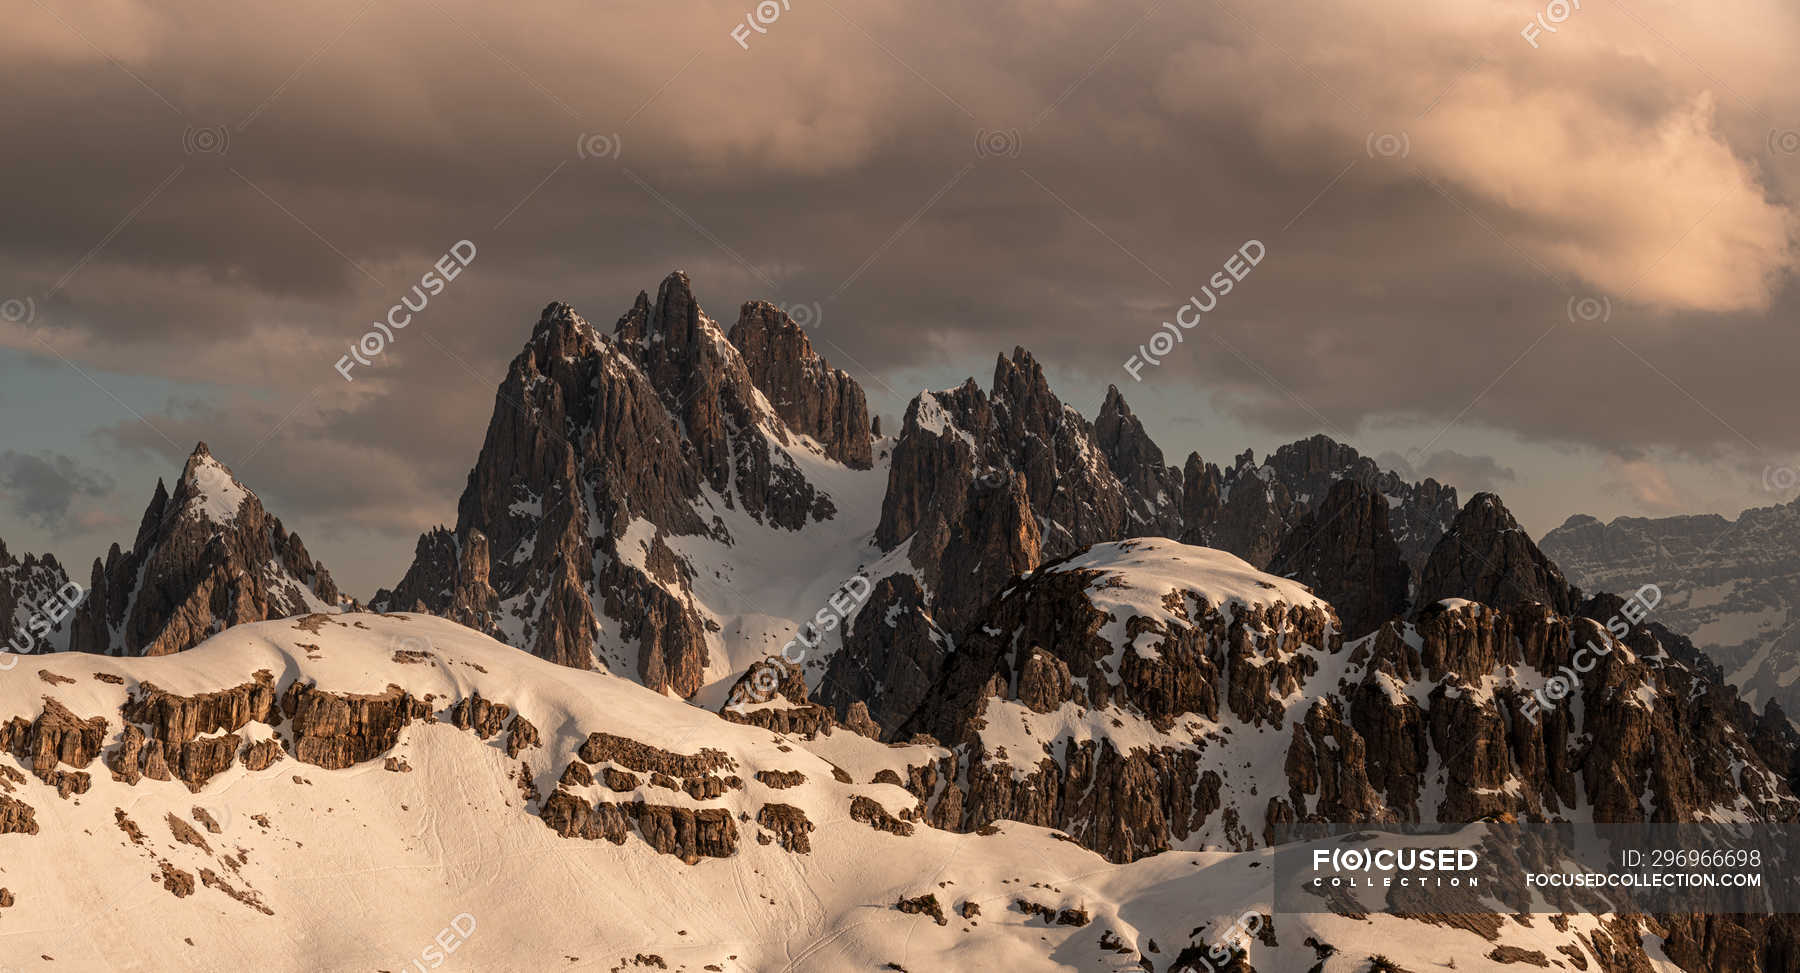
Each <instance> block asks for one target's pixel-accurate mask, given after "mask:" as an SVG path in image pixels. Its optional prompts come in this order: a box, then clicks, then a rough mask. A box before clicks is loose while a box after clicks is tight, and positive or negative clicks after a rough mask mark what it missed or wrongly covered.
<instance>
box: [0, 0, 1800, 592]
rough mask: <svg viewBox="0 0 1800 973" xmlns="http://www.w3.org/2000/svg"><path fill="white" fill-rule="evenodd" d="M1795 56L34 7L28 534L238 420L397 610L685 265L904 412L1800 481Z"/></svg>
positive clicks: (1747, 494) (1159, 13)
mask: <svg viewBox="0 0 1800 973" xmlns="http://www.w3.org/2000/svg"><path fill="white" fill-rule="evenodd" d="M1552 28H1553V29H1552ZM1528 35H1529V36H1528ZM1797 62H1800V11H1797V9H1796V8H1795V6H1794V5H1793V4H1792V3H1791V2H1787V0H1724V2H1721V3H1716V4H1706V5H1695V4H1676V3H1672V2H1666V0H1586V2H1584V3H1582V5H1581V7H1580V8H1579V9H1576V8H1574V7H1573V6H1572V5H1571V4H1570V3H1569V0H1557V2H1556V3H1552V4H1550V5H1548V6H1545V5H1540V4H1535V3H1534V2H1526V0H1492V2H1490V0H1457V2H1454V3H1450V4H1439V5H1430V4H1424V5H1421V4H1411V3H1407V4H1403V3H1397V2H1392V0H1356V2H1350V0H1342V2H1339V0H1304V2H1301V3H1295V4H1280V5H1268V4H1250V3H1244V2H1241V0H1201V2H1194V3H1182V4H1175V3H1163V2H1148V3H1145V2H1139V0H1111V2H1106V3H1101V2H1091V0H1038V2H1033V3H1023V2H1014V0H992V2H985V3H980V4H946V3H939V2H934V0H907V2H900V0H768V2H765V3H763V4H762V5H761V6H760V7H757V6H754V5H753V4H752V3H751V2H750V0H730V2H715V0H691V2H686V3H682V4H666V3H652V2H629V0H628V2H620V3H613V4H607V5H603V6H602V5H595V4H591V3H584V2H575V0H514V2H511V3H507V4H489V3H476V2H473V0H308V2H302V3H292V4H269V3H250V4H244V3H238V2H224V0H175V2H167V0H158V2H152V0H30V2H29V3H27V4H22V5H20V9H18V10H16V11H15V12H14V14H13V15H11V16H10V17H9V18H8V30H7V31H6V32H4V33H0V76H3V77H4V82H5V91H6V96H5V97H4V98H0V124H3V125H4V127H5V131H6V132H7V133H8V137H7V138H6V139H5V140H4V142H5V147H4V149H0V177H3V178H0V201H3V203H4V211H5V212H6V214H7V219H6V220H5V223H4V225H3V227H0V301H3V302H4V303H3V304H0V412H3V415H4V424H3V426H0V428H3V430H4V432H3V434H0V498H3V500H0V538H4V539H5V540H6V541H7V542H8V544H9V545H10V546H11V547H12V548H13V549H14V550H15V551H26V550H32V551H46V550H47V551H52V552H54V553H55V554H57V555H58V556H59V557H60V558H62V559H63V560H64V561H65V562H67V563H69V564H71V565H72V566H73V567H74V568H75V573H76V574H77V576H78V577H83V576H85V573H86V565H87V562H88V561H89V560H90V559H91V558H93V557H94V556H96V555H98V554H102V553H103V552H104V550H105V548H106V545H108V544H110V543H112V542H115V541H117V542H119V543H121V545H126V546H128V545H129V543H130V538H131V534H132V532H133V531H134V530H135V527H136V524H137V520H138V517H139V516H140V514H141V512H142V509H143V505H144V503H145V502H146V501H147V499H148V496H149V493H150V491H151V488H152V486H153V485H154V482H155V478H156V477H157V476H172V475H173V474H174V473H175V472H176V471H178V469H179V466H180V462H181V459H182V458H183V457H184V456H185V455H186V453H187V452H188V450H189V449H191V448H192V446H193V444H194V442H195V441H197V440H205V441H206V442H208V443H209V445H210V446H211V448H212V450H213V452H214V453H215V454H216V455H217V456H219V458H220V459H222V460H223V461H225V462H226V463H227V464H228V465H230V466H231V467H232V468H233V469H234V470H235V472H236V473H237V474H238V476H239V478H240V479H243V480H244V481H245V482H247V483H248V484H249V485H250V486H251V487H252V488H253V489H255V490H257V492H258V493H260V494H261V495H262V496H263V498H264V501H265V502H266V503H267V505H268V506H269V507H270V509H272V510H273V511H274V512H275V513H277V514H278V515H279V516H281V517H282V518H283V520H284V521H286V522H287V524H288V525H289V526H290V527H291V528H293V529H295V530H298V531H299V532H300V533H301V534H302V536H304V537H305V538H306V539H307V542H308V545H309V546H310V547H311V548H312V549H313V552H314V553H315V554H316V555H320V556H321V557H322V559H323V560H324V561H325V562H326V564H327V565H328V566H330V567H331V569H332V570H333V572H334V573H335V574H336V575H337V576H338V577H339V579H340V581H341V582H343V583H345V585H346V587H348V589H349V590H351V591H352V592H353V593H355V594H358V595H360V596H364V597H366V596H367V595H368V594H370V593H371V592H372V591H373V589H374V588H375V587H376V586H378V585H382V584H391V583H393V582H394V581H395V580H397V579H398V577H399V576H400V574H401V573H402V572H403V571H404V570H405V567H406V564H407V562H408V560H409V558H410V552H411V549H412V544H413V541H414V539H415V538H416V536H417V534H418V532H419V531H420V530H422V529H425V528H427V527H429V526H431V525H432V524H434V523H438V522H444V521H449V520H452V519H453V518H454V510H455V506H454V505H455V498H456V496H457V494H458V493H459V492H460V490H461V488H462V484H463V480H464V477H465V476H466V474H467V471H468V467H469V465H470V463H471V462H472V460H473V459H474V456H475V453H476V450H477V448H478V447H479V445H480V441H481V437H482V434H483V432H484V430H485V425H486V421H487V417H488V415H489V413H490V411H491V409H492V406H493V394H494V389H495V386H496V385H497V384H498V382H499V379H500V378H501V376H502V375H503V374H504V371H505V367H506V363H507V362H508V361H509V360H510V358H511V357H512V356H513V355H514V354H515V353H516V352H517V351H518V349H519V347H520V345H521V344H522V343H523V341H524V340H525V337H526V336H527V335H528V333H529V330H530V327H531V325H532V323H533V322H534V321H535V319H536V315H537V312H538V310H539V309H541V308H542V307H543V306H544V305H545V304H546V303H548V302H549V301H551V300H568V301H570V302H572V303H574V304H575V305H576V306H577V307H578V308H580V309H581V310H582V311H583V312H584V313H585V314H586V315H587V316H588V317H589V318H590V319H592V320H594V321H596V322H597V323H601V324H610V323H611V322H612V321H613V320H615V319H616V317H617V316H618V315H619V314H620V313H621V312H623V311H624V310H625V309H626V308H627V307H628V306H629V305H630V302H631V299H632V298H633V297H634V296H635V294H636V293H637V292H638V291H639V290H640V289H645V288H649V289H652V290H653V289H654V287H655V285H656V283H657V281H658V280H660V279H661V278H662V277H663V276H664V275H665V274H666V273H667V272H668V271H670V270H671V269H675V268H682V269H685V270H687V271H688V272H689V273H690V274H691V275H692V276H693V278H694V282H695V287H696V290H697V292H698V295H699V297H700V299H701V302H702V304H703V305H704V306H706V307H707V308H708V309H709V310H710V311H711V313H712V314H713V316H714V317H718V318H725V319H728V320H729V319H732V318H734V317H735V308H736V306H737V305H738V304H739V303H741V302H743V301H745V300H750V299H759V298H760V299H768V300H772V301H775V302H777V303H782V304H787V305H790V306H794V307H801V308H806V309H807V311H808V313H815V314H816V315H817V319H818V320H817V323H816V327H815V329H814V331H813V334H814V336H815V343H816V344H818V345H819V346H820V348H821V349H822V350H823V351H824V352H825V353H826V354H827V355H828V357H830V358H831V359H832V360H833V362H834V363H836V364H838V365H841V366H843V367H845V368H847V369H848V370H849V371H851V372H852V374H854V375H856V377H857V378H858V379H859V380H860V381H861V382H862V383H863V385H864V387H865V388H866V389H867V390H868V392H869V394H870V397H871V400H872V405H873V406H874V407H875V408H876V409H877V410H878V411H879V412H881V413H884V414H886V415H887V416H889V417H890V421H891V419H892V417H894V416H897V415H898V414H899V413H900V412H902V411H903V410H904V408H905V404H906V401H907V400H908V399H909V398H910V397H911V396H912V394H914V393H916V392H917V390H919V389H920V388H925V387H930V388H937V387H944V386H948V385H952V384H955V383H957V382H959V381H961V380H962V378H964V377H965V376H968V375H971V374H973V375H976V376H978V377H980V378H981V380H982V381H983V382H984V384H985V382H986V381H987V379H988V377H989V376H990V375H991V371H992V367H993V357H994V355H995V354H996V353H997V352H1000V351H1003V350H1005V351H1010V349H1011V348H1012V347H1013V346H1014V345H1024V346H1026V347H1028V348H1030V349H1032V350H1033V351H1034V352H1035V353H1036V354H1037V355H1038V356H1039V358H1040V359H1042V360H1043V361H1044V362H1045V364H1046V367H1047V368H1048V370H1049V371H1050V372H1051V375H1052V378H1053V382H1054V383H1055V386H1056V388H1057V389H1058V391H1059V392H1060V393H1061V394H1062V395H1063V396H1064V398H1065V399H1067V400H1068V401H1070V402H1071V403H1072V404H1074V405H1076V406H1077V407H1079V408H1080V409H1082V411H1084V412H1086V413H1087V414H1089V415H1090V416H1091V415H1092V414H1093V412H1094V411H1095V410H1096V409H1097V408H1098V405H1099V402H1100V399H1101V396H1102V394H1103V392H1104V390H1105V388H1106V386H1107V384H1108V383H1116V384H1118V385H1120V387H1121V388H1122V389H1123V390H1124V391H1125V394H1126V396H1127V398H1128V399H1129V400H1130V401H1131V402H1132V404H1133V406H1134V407H1135V408H1136V410H1137V411H1138V412H1139V413H1140V415H1142V416H1143V417H1144V418H1145V420H1146V422H1147V424H1148V425H1149V426H1150V428H1151V431H1152V432H1153V434H1155V435H1156V436H1157V438H1158V440H1159V441H1160V442H1161V444H1162V445H1163V447H1164V449H1165V451H1166V452H1168V453H1169V454H1170V457H1171V461H1173V462H1179V461H1180V459H1181V457H1183V456H1185V455H1186V454H1187V453H1188V452H1189V451H1190V450H1198V451H1200V453H1201V454H1202V455H1203V456H1205V457H1207V458H1208V459H1211V460H1215V461H1228V460H1229V458H1230V456H1231V455H1233V454H1236V453H1238V452H1241V451H1242V450H1243V449H1245V448H1254V449H1255V450H1256V451H1257V453H1258V455H1261V454H1262V453H1264V452H1265V451H1267V450H1270V449H1273V448H1274V447H1275V446H1277V445H1279V444H1281V443H1283V442H1287V441H1290V440H1293V439H1296V438H1300V437H1302V436H1305V435H1310V434H1311V433H1314V432H1326V433H1328V434H1330V435H1333V436H1335V437H1337V438H1340V439H1343V440H1346V441H1349V442H1351V443H1353V444H1355V445H1357V446H1358V447H1359V448H1361V449H1362V450H1363V451H1364V452H1366V453H1369V454H1373V455H1381V456H1383V457H1384V459H1385V460H1386V461H1387V462H1389V463H1390V464H1393V465H1395V466H1404V467H1406V468H1408V469H1410V470H1411V471H1413V472H1414V473H1416V474H1417V475H1432V476H1436V477H1438V478H1440V479H1444V480H1447V481H1448V482H1451V483H1453V484H1455V485H1456V486H1458V487H1459V488H1461V489H1463V490H1464V491H1465V492H1466V491H1473V490H1477V489H1497V490H1498V491H1500V492H1501V494H1502V495H1503V496H1504V497H1505V498H1506V499H1507V500H1508V502H1509V504H1510V505H1511V506H1512V507H1513V508H1514V509H1515V511H1516V512H1517V513H1519V515H1520V516H1521V518H1522V519H1523V520H1524V521H1525V522H1526V524H1527V526H1528V527H1529V528H1530V529H1531V530H1532V531H1533V533H1534V534H1541V533H1542V532H1543V531H1545V530H1548V529H1549V528H1551V527H1554V526H1556V525H1557V524H1559V523H1561V522H1562V520H1563V519H1565V518H1566V517H1567V516H1568V515H1570V514H1572V513H1578V512H1583V513H1592V514H1596V515H1599V516H1602V517H1609V518H1610V517H1612V516H1618V515H1622V514H1632V515H1664V514H1670V513H1680V512H1720V513H1725V514H1727V515H1735V514H1736V513H1737V512H1738V511H1739V510H1741V509H1743V508H1745V507H1748V506H1758V505H1767V504H1770V503H1775V502H1785V501H1787V500H1789V499H1791V498H1792V497H1793V495H1794V494H1795V492H1796V480H1797V479H1800V474H1796V472H1795V467H1796V466H1800V430H1797V429H1796V427H1795V424H1794V422H1793V420H1792V417H1793V414H1794V412H1795V409H1794V406H1795V405H1796V394H1795V391H1794V390H1795V388H1796V382H1795V379H1794V370H1795V367H1796V364H1797V363H1800V335H1797V334H1796V332H1795V323H1796V320H1797V318H1800V315H1797V314H1796V311H1797V310H1800V295H1797V294H1796V288H1795V286H1794V284H1793V274H1792V271H1793V269H1794V265H1795V262H1796V259H1797V257H1800V251H1797V250H1796V243H1795V240H1796V226H1797V222H1796V212H1797V210H1796V207H1797V205H1800V88H1796V87H1795V86H1794V85H1793V84H1792V80H1791V69H1792V66H1793V65H1794V64H1795V63H1797ZM465 239H466V240H471V241H473V242H474V243H475V245H476V247H477V251H478V256H477V258H476V260H475V262H474V263H473V265H472V266H471V267H470V269H469V270H468V271H467V272H466V273H465V274H464V275H463V276H461V277H459V278H458V279H457V280H456V281H454V282H453V283H451V284H450V285H449V287H448V288H447V289H446V290H445V292H444V293H443V294H441V295H439V296H437V297H435V298H434V299H433V300H432V302H431V305H430V306H429V307H428V308H427V309H426V310H425V311H424V312H422V313H420V314H419V315H417V317H416V319H415V321H414V323H413V325H412V326H411V327H410V328H408V329H407V330H406V331H405V332H403V333H402V335H401V336H400V338H399V340H398V341H397V342H396V343H395V344H394V345H392V346H390V347H389V348H388V349H387V350H386V351H385V352H384V353H383V354H382V355H381V356H380V358H379V359H378V360H376V361H375V362H374V364H372V365H370V366H368V367H359V368H357V369H356V370H355V371H354V372H353V375H354V377H355V379H356V380H355V381H354V382H353V383H352V382H346V381H345V380H344V379H343V378H341V377H340V376H339V374H338V373H337V372H336V371H335V370H334V368H333V365H334V363H336V362H337V361H338V359H339V357H340V356H342V355H344V354H345V353H346V352H347V351H348V350H349V346H350V344H351V343H352V342H353V341H355V340H356V338H357V337H358V336H360V335H361V334H363V333H364V332H365V331H367V330H368V326H369V323H370V322H371V321H372V320H374V319H375V318H376V317H378V316H380V315H382V314H383V313H385V309H386V308H387V307H388V306H390V305H391V304H393V303H394V302H395V301H396V300H398V299H399V298H400V296H401V295H402V294H405V293H407V292H408V289H409V288H410V287H411V285H412V284H414V283H417V282H418V280H419V276H420V275H421V274H422V273H423V272H424V271H425V270H427V269H428V268H429V266H430V264H431V262H432V261H434V260H436V259H437V258H438V257H439V256H440V255H441V254H443V253H444V252H445V251H446V250H447V249H449V248H450V247H451V245H452V244H455V243H456V242H458V241H460V240H465ZM1248 240H1256V241H1259V242H1260V243H1261V244H1262V245H1263V247H1264V248H1265V249H1266V251H1267V252H1266V256H1265V257H1264V258H1263V260H1262V261H1261V263H1260V264H1259V265H1258V266H1257V267H1256V268H1255V269H1254V270H1253V271H1252V272H1251V273H1250V274H1249V276H1247V277H1246V278H1245V279H1244V280H1243V281H1242V282H1240V283H1238V284H1237V286H1236V287H1235V288H1234V289H1233V291H1232V293H1230V294H1228V295H1225V296H1224V297H1223V298H1221V299H1220V300H1219V302H1218V305H1217V306H1216V307H1215V308H1214V309H1213V310H1212V311H1211V312H1210V313H1209V314H1207V315H1206V316H1205V319H1204V321H1203V323H1202V325H1201V326H1200V327H1198V328H1196V329H1194V330H1192V331H1187V332H1184V336H1185V340H1184V341H1183V342H1182V343H1181V344H1179V345H1176V346H1175V347H1174V348H1173V349H1171V350H1170V351H1169V352H1168V353H1167V354H1166V355H1158V356H1157V357H1158V358H1159V359H1160V361H1161V364H1158V365H1153V366H1148V367H1145V368H1142V369H1140V370H1139V371H1138V377H1137V378H1134V377H1133V376H1132V375H1131V374H1128V373H1127V371H1126V370H1125V368H1124V365H1125V362H1126V361H1127V359H1129V358H1130V356H1132V355H1133V354H1137V353H1139V346H1140V345H1147V343H1148V342H1149V341H1150V339H1151V336H1152V335H1153V334H1155V333H1156V332H1157V330H1158V329H1159V328H1160V327H1161V325H1162V323H1163V322H1165V321H1171V320H1174V317H1175V314H1176V310H1177V309H1178V308H1179V307H1180V306H1181V305H1182V304H1183V303H1184V302H1186V301H1188V300H1189V298H1190V297H1193V296H1196V295H1199V294H1200V288H1201V287H1202V286H1203V285H1204V284H1205V283H1206V282H1207V281H1208V280H1209V279H1210V278H1211V277H1212V275H1213V274H1215V273H1217V272H1218V271H1219V270H1220V268H1221V266H1222V265H1223V264H1224V263H1225V261H1226V260H1227V258H1228V257H1230V255H1231V254H1232V253H1233V251H1235V250H1237V249H1238V248H1239V247H1241V246H1243V245H1244V243H1245V242H1246V241H1248Z"/></svg>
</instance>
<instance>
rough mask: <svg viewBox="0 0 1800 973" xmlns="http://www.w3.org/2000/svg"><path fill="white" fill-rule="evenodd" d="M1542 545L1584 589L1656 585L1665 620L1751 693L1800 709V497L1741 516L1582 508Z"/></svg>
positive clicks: (1746, 693)
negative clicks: (1590, 513) (1602, 512)
mask: <svg viewBox="0 0 1800 973" xmlns="http://www.w3.org/2000/svg"><path fill="white" fill-rule="evenodd" d="M1543 546H1544V552H1545V553H1546V554H1549V555H1550V556H1551V557H1553V558H1555V559H1556V562H1557V563H1558V564H1559V565H1561V566H1562V568H1563V569H1564V570H1565V571H1567V572H1568V575H1569V579H1570V580H1571V581H1573V582H1575V583H1577V584H1579V585H1581V586H1582V587H1584V588H1588V589H1591V590H1599V591H1631V590H1635V589H1636V588H1637V587H1639V586H1641V585H1645V584H1655V585H1657V586H1658V587H1660V588H1661V589H1662V592H1663V599H1662V602H1661V603H1660V604H1659V605H1658V606H1657V608H1656V617H1657V619H1658V620H1659V621H1660V622H1662V623H1663V624H1664V625H1666V626H1668V627H1669V628H1670V629H1672V630H1674V631H1677V632H1680V633H1682V634H1683V635H1685V636H1687V637H1688V638H1690V639H1692V640H1693V642H1694V644H1695V645H1696V646H1698V647H1699V648H1700V649H1701V650H1702V651H1704V652H1705V653H1706V654H1707V655H1709V656H1711V657H1712V658H1713V659H1714V660H1716V661H1717V662H1718V664H1719V665H1720V666H1721V667H1722V668H1723V669H1724V671H1725V673H1726V674H1727V677H1728V678H1729V679H1730V680H1731V681H1732V683H1733V684H1734V685H1736V686H1738V687H1739V688H1740V689H1741V690H1742V691H1743V693H1744V698H1745V699H1747V700H1749V701H1751V702H1753V703H1755V704H1756V705H1758V706H1761V705H1763V704H1764V703H1768V702H1779V703H1780V704H1781V706H1782V708H1783V709H1785V710H1786V711H1787V712H1788V713H1795V712H1800V624H1797V623H1800V500H1795V501H1793V502H1790V503H1787V504H1783V505H1779V506H1774V507H1759V508H1755V509H1751V510H1746V511H1744V512H1743V513H1742V514H1741V515H1739V516H1738V518H1737V519H1736V520H1727V519H1725V518H1723V517H1719V516H1716V515H1706V516H1691V517H1663V518H1657V519H1648V518H1643V517H1620V518H1618V519H1617V520H1614V521H1612V522H1611V523H1607V524H1603V523H1601V522H1600V521H1598V520H1595V519H1594V518H1592V517H1587V516H1582V515H1576V516H1573V517H1570V518H1569V519H1568V521H1567V522H1566V523H1564V524H1563V525H1562V526H1561V527H1558V528H1556V529H1555V530H1552V531H1551V532H1549V533H1548V534H1545V535H1544V540H1543Z"/></svg>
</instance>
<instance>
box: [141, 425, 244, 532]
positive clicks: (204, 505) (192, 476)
mask: <svg viewBox="0 0 1800 973" xmlns="http://www.w3.org/2000/svg"><path fill="white" fill-rule="evenodd" d="M158 489H159V490H160V489H161V481H158ZM175 494H176V499H177V500H179V501H180V504H179V507H178V509H180V510H182V511H184V512H192V513H193V514H195V515H196V516H198V517H200V518H202V519H204V520H208V521H211V522H212V523H215V524H220V525H224V524H229V523H230V522H231V521H232V520H233V519H234V518H236V517H237V515H238V510H239V509H240V508H242V507H243V505H244V501H245V500H247V499H251V498H252V497H254V496H255V495H254V494H252V493H251V492H250V490H249V488H248V487H246V486H244V484H243V483H241V482H239V480H238V478H237V477H235V476H233V475H232V473H231V470H229V469H227V468H226V466H225V464H224V463H221V462H219V461H218V460H217V459H215V458H213V454H212V451H211V450H209V449H207V448H206V444H205V443H201V444H199V445H198V446H195V447H194V451H193V453H192V454H190V455H189V456H188V459H187V464H186V465H185V466H183V467H182V470H181V482H180V483H178V484H176V487H175Z"/></svg>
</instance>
